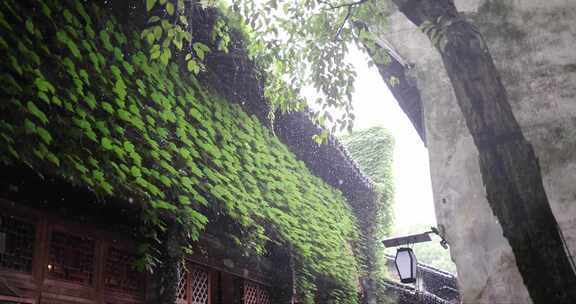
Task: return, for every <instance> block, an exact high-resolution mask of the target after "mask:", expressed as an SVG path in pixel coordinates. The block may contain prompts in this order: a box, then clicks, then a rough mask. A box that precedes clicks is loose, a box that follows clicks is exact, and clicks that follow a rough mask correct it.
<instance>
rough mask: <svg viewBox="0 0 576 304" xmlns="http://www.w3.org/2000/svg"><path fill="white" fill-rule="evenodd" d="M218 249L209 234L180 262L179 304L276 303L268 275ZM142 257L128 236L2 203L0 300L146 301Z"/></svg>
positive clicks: (147, 281)
mask: <svg viewBox="0 0 576 304" xmlns="http://www.w3.org/2000/svg"><path fill="white" fill-rule="evenodd" d="M97 220H101V219H97ZM214 247H218V240H217V239H215V238H213V237H211V236H209V235H207V236H205V237H203V238H202V239H201V240H200V241H199V242H198V243H197V244H196V245H195V247H194V254H193V255H191V256H190V257H189V258H187V263H186V265H182V267H184V270H185V271H184V272H185V275H184V276H182V278H181V280H180V282H179V285H178V300H177V304H217V303H230V304H232V303H234V304H236V303H238V304H244V303H245V304H269V303H272V302H271V296H270V292H269V289H270V287H271V285H270V281H271V280H270V277H269V276H266V275H265V274H264V273H263V271H262V270H254V268H253V269H247V268H248V267H249V266H245V265H243V266H240V265H239V266H236V265H235V264H236V263H237V261H234V260H233V259H230V258H228V257H225V256H222V255H221V254H218V252H217V251H218V249H217V248H214ZM136 252H137V251H136V244H135V242H134V240H132V239H130V237H129V236H128V235H127V234H126V235H123V234H122V233H117V232H111V231H106V230H102V229H98V228H97V227H95V225H91V224H86V223H76V222H73V221H70V220H66V219H64V218H63V217H61V216H58V215H56V214H55V213H54V212H47V211H45V210H39V209H36V208H30V207H27V206H21V205H20V204H18V203H15V202H13V201H9V200H6V199H4V198H0V303H44V304H71V303H86V304H88V303H102V304H137V303H148V302H150V299H151V294H152V288H153V284H154V283H153V280H152V276H153V274H147V273H145V272H140V271H137V270H136V269H135V267H134V261H135V260H136V257H137V253H136ZM266 264H267V262H266V261H259V262H258V265H260V267H261V266H262V265H264V267H263V268H267V267H266V266H268V267H269V265H266Z"/></svg>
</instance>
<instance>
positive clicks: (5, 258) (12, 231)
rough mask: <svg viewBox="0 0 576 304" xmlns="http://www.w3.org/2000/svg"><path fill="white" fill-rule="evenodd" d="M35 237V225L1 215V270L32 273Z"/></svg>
mask: <svg viewBox="0 0 576 304" xmlns="http://www.w3.org/2000/svg"><path fill="white" fill-rule="evenodd" d="M35 235H36V227H35V225H34V224H31V223H29V222H27V221H25V220H22V219H19V218H16V217H12V216H8V215H3V214H0V268H5V269H10V270H15V271H22V272H32V256H33V253H34V248H33V246H34V238H35Z"/></svg>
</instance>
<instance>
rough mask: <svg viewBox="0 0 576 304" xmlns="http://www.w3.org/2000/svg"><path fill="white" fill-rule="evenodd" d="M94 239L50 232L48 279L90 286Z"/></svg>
mask: <svg viewBox="0 0 576 304" xmlns="http://www.w3.org/2000/svg"><path fill="white" fill-rule="evenodd" d="M94 249H95V242H94V239H92V238H89V237H81V236H76V235H72V234H68V233H64V232H61V231H56V230H55V231H52V234H51V238H50V250H49V261H48V277H50V278H54V279H59V280H64V281H70V282H75V283H80V284H84V285H91V284H92V281H93V277H94Z"/></svg>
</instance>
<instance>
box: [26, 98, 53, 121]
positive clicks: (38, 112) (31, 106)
mask: <svg viewBox="0 0 576 304" xmlns="http://www.w3.org/2000/svg"><path fill="white" fill-rule="evenodd" d="M26 107H27V108H28V111H29V112H30V114H32V115H34V116H35V117H36V118H38V119H39V120H40V122H42V124H47V123H48V117H46V114H44V112H42V110H40V109H39V108H38V107H36V105H35V104H34V103H33V102H31V101H28V103H26Z"/></svg>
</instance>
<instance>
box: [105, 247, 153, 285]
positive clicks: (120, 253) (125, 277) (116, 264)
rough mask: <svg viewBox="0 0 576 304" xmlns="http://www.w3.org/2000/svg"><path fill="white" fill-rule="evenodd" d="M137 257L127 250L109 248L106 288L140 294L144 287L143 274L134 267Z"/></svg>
mask: <svg viewBox="0 0 576 304" xmlns="http://www.w3.org/2000/svg"><path fill="white" fill-rule="evenodd" d="M135 258H136V256H135V255H134V254H132V253H130V252H129V251H127V250H122V249H118V248H115V247H108V252H107V254H106V263H105V268H104V286H105V287H106V288H111V289H115V290H119V291H124V292H129V293H140V292H142V291H143V290H142V288H143V286H144V284H143V283H144V277H143V274H142V273H141V272H138V271H136V269H134V267H132V262H133V261H134V259H135Z"/></svg>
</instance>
